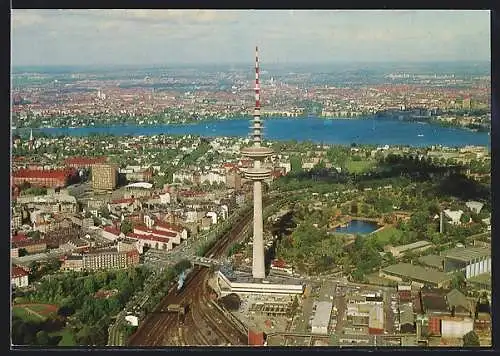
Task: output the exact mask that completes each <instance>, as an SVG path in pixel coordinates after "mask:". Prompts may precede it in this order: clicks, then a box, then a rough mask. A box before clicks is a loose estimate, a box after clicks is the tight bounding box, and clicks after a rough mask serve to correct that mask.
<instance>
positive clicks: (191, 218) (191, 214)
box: [186, 211, 198, 223]
mask: <svg viewBox="0 0 500 356" xmlns="http://www.w3.org/2000/svg"><path fill="white" fill-rule="evenodd" d="M197 221H198V212H196V211H187V212H186V222H187V223H193V222H197Z"/></svg>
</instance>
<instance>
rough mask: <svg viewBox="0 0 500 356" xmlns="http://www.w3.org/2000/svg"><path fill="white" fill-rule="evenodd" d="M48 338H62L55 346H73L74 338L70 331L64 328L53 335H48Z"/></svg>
mask: <svg viewBox="0 0 500 356" xmlns="http://www.w3.org/2000/svg"><path fill="white" fill-rule="evenodd" d="M50 336H62V339H61V341H59V344H57V346H75V345H76V342H75V336H74V335H73V333H72V332H71V330H69V329H67V328H64V329H62V330H59V331H55V332H53V333H50Z"/></svg>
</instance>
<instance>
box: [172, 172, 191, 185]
mask: <svg viewBox="0 0 500 356" xmlns="http://www.w3.org/2000/svg"><path fill="white" fill-rule="evenodd" d="M172 180H173V182H174V183H175V182H177V181H179V182H181V183H182V182H184V181H185V180H187V181H189V182H193V174H192V173H190V172H185V171H179V172H175V173H174V174H173V175H172Z"/></svg>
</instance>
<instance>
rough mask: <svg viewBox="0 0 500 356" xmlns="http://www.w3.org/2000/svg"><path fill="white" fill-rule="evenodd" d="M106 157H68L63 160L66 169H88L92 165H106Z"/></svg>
mask: <svg viewBox="0 0 500 356" xmlns="http://www.w3.org/2000/svg"><path fill="white" fill-rule="evenodd" d="M106 161H107V158H106V157H69V158H66V159H65V160H64V163H65V164H66V165H67V166H68V167H73V168H90V167H91V166H92V165H93V164H100V163H106Z"/></svg>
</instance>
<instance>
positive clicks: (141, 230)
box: [134, 224, 181, 244]
mask: <svg viewBox="0 0 500 356" xmlns="http://www.w3.org/2000/svg"><path fill="white" fill-rule="evenodd" d="M134 233H136V234H139V235H141V234H142V235H153V236H156V237H160V238H165V239H168V240H169V241H171V242H172V243H173V244H180V243H181V237H180V234H179V233H177V232H174V231H165V230H158V229H156V228H155V227H153V228H148V227H147V226H145V225H142V224H137V225H135V226H134Z"/></svg>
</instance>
